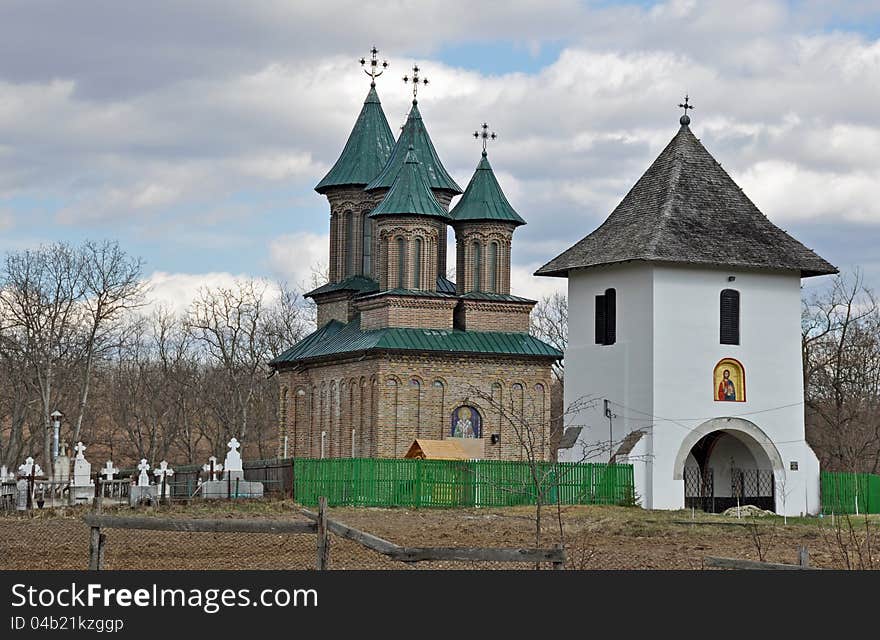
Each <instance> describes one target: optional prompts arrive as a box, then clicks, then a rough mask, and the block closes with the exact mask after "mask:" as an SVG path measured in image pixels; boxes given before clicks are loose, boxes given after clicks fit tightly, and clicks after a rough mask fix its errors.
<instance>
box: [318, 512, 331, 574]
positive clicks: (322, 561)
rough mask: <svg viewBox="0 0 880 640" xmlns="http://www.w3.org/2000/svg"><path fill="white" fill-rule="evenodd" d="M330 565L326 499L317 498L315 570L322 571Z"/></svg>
mask: <svg viewBox="0 0 880 640" xmlns="http://www.w3.org/2000/svg"><path fill="white" fill-rule="evenodd" d="M329 564H330V532H329V531H328V530H327V497H326V496H320V497H319V498H318V564H317V567H316V568H317V569H318V570H319V571H324V570H326V569H327V567H328V565H329Z"/></svg>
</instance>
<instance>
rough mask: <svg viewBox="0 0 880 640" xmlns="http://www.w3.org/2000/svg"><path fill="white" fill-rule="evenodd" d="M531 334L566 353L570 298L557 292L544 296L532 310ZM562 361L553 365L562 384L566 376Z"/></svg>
mask: <svg viewBox="0 0 880 640" xmlns="http://www.w3.org/2000/svg"><path fill="white" fill-rule="evenodd" d="M529 321H530V330H529V332H530V333H531V334H532V335H533V336H535V337H536V338H540V339H541V340H543V341H544V342H546V343H547V344H549V345H550V346H552V347H556V348H557V349H559V350H560V351H563V352H564V351H565V350H566V348H567V347H568V298H567V297H566V295H565V294H564V293H561V292H559V291H557V292H556V293H553V294H551V295H547V296H544V297H543V298H541V300H540V301H539V302H538V304H536V305H535V308H534V309H532V315H531V317H530V319H529ZM564 367H565V364H564V362H563V361H562V360H560V361H558V362H556V363H555V364H554V365H553V374H554V376H555V377H556V379H557V380H559V381H560V382H561V381H562V379H563V376H564V374H565V368H564Z"/></svg>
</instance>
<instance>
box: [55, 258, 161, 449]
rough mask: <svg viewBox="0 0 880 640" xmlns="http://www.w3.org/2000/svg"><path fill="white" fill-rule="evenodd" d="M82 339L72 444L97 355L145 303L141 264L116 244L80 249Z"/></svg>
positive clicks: (77, 431) (78, 433)
mask: <svg viewBox="0 0 880 640" xmlns="http://www.w3.org/2000/svg"><path fill="white" fill-rule="evenodd" d="M79 261H80V264H81V265H82V266H81V269H82V270H81V276H82V280H83V287H84V290H83V300H82V307H83V311H84V317H83V321H84V324H85V340H84V343H83V345H82V349H83V353H82V373H81V380H82V382H81V385H80V393H79V402H78V404H77V414H76V418H75V420H74V427H73V437H72V441H73V442H76V441H77V440H79V439H80V432H81V430H82V422H83V414H84V413H85V410H86V404H87V402H88V398H89V388H90V385H91V380H92V368H93V365H94V360H95V356H96V354H99V353H100V352H101V351H102V350H103V349H106V348H108V347H109V346H110V345H112V343H113V341H114V339H115V337H116V333H117V332H118V330H119V323H121V322H122V321H124V320H125V319H126V316H127V314H128V313H129V312H131V311H132V310H133V309H136V308H138V307H140V306H142V305H143V303H144V293H145V286H144V284H143V282H142V280H141V267H142V264H143V263H142V261H141V260H139V259H134V258H131V257H130V256H129V255H128V254H126V253H125V252H124V251H123V250H122V249H121V248H120V247H119V244H118V243H116V242H110V241H105V242H102V243H95V242H86V243H85V244H84V245H83V246H82V248H81V249H80V260H79Z"/></svg>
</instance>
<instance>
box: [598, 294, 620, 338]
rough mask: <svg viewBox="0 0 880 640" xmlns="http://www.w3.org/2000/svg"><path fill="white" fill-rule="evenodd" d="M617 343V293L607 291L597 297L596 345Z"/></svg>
mask: <svg viewBox="0 0 880 640" xmlns="http://www.w3.org/2000/svg"><path fill="white" fill-rule="evenodd" d="M615 342H617V291H616V290H615V289H606V290H605V293H604V294H602V295H600V296H596V344H605V345H609V344H614V343H615Z"/></svg>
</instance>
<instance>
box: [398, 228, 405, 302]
mask: <svg viewBox="0 0 880 640" xmlns="http://www.w3.org/2000/svg"><path fill="white" fill-rule="evenodd" d="M397 286H398V287H400V288H401V289H406V240H404V239H403V238H398V239H397Z"/></svg>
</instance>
